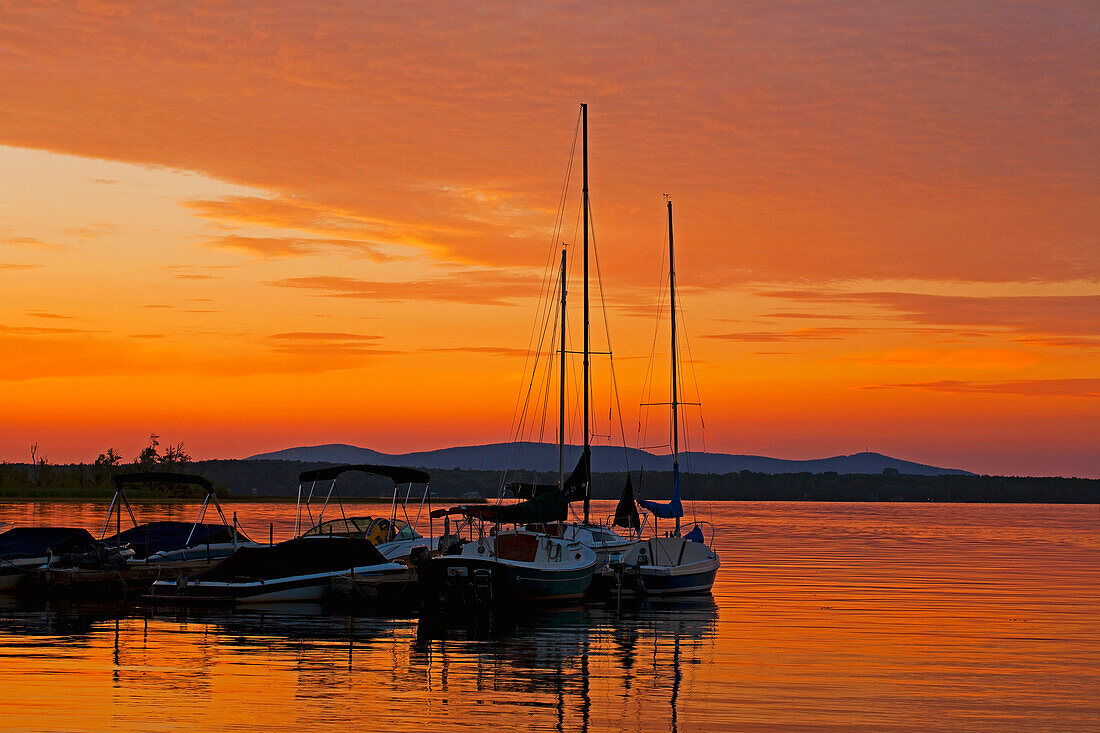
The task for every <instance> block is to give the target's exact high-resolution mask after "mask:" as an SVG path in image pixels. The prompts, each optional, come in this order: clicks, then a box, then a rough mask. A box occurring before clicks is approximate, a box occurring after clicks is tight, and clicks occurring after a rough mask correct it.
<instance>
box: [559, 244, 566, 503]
mask: <svg viewBox="0 0 1100 733" xmlns="http://www.w3.org/2000/svg"><path fill="white" fill-rule="evenodd" d="M558 352H559V353H560V355H561V370H560V371H561V375H560V376H561V383H560V385H559V387H558V488H559V489H561V490H562V491H565V247H562V248H561V344H560V346H559V348H558Z"/></svg>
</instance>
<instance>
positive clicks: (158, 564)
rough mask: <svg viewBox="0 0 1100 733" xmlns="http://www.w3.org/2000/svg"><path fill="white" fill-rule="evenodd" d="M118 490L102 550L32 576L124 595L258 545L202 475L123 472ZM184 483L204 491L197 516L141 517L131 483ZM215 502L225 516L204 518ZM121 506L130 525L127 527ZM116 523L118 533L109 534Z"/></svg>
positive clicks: (62, 587)
mask: <svg viewBox="0 0 1100 733" xmlns="http://www.w3.org/2000/svg"><path fill="white" fill-rule="evenodd" d="M112 481H113V483H114V485H115V493H114V496H113V497H112V499H111V504H110V505H109V507H108V509H107V517H106V519H105V520H104V522H103V527H102V529H101V530H100V534H99V536H100V539H99V540H98V544H99V546H100V547H101V548H105V549H106V551H105V552H104V551H102V550H101V551H99V552H97V553H93V554H91V555H88V554H86V555H85V557H83V558H79V559H78V560H79V561H76V562H53V563H50V564H49V565H48V566H44V567H42V568H40V569H39V570H38V571H37V572H36V574H35V577H34V579H33V582H34V583H35V584H36V585H37V586H38V587H39V588H40V589H43V590H46V591H48V592H62V593H70V594H91V595H111V596H117V595H124V594H128V593H131V592H135V591H137V592H140V591H142V590H145V589H148V588H149V586H150V584H151V583H152V582H153V581H154V580H156V579H158V578H165V577H173V578H175V577H177V576H178V575H179V573H180V572H182V571H190V572H195V571H197V570H201V569H204V568H209V567H212V566H213V565H215V564H217V563H218V562H220V561H222V560H224V559H225V558H227V557H229V556H230V555H231V554H233V553H234V552H235V551H236V550H238V549H240V548H242V547H259V546H260V545H258V544H257V543H255V542H252V541H251V540H250V539H249V538H248V537H247V535H245V534H244V532H242V531H241V529H240V527H239V526H238V525H237V522H236V517H234V520H233V523H232V524H231V523H230V522H229V520H228V519H227V518H226V516H225V512H224V511H223V510H222V507H221V504H220V503H219V501H218V497H217V495H216V494H215V492H214V487H213V485H212V484H211V483H210V481H209V480H207V479H206V478H204V477H202V476H196V475H192V474H184V473H170V472H163V471H149V472H139V473H123V474H117V475H115V476H113V477H112ZM139 483H140V484H150V483H152V484H180V485H192V486H199V487H201V488H202V489H204V490H205V492H206V496H205V497H204V499H203V502H202V505H201V506H200V508H199V512H198V515H197V517H196V519H195V521H194V522H177V521H158V522H147V523H143V524H141V523H138V521H137V518H136V517H135V516H134V511H133V508H132V507H131V506H130V501H129V499H128V498H127V496H126V487H127V486H128V485H132V484H139ZM211 506H213V507H214V509H215V511H216V512H217V514H218V517H219V518H220V519H221V522H220V523H218V524H215V523H205V522H204V521H203V520H204V519H205V518H206V513H207V510H208V509H209V508H210V507H211ZM123 510H125V512H126V514H127V517H128V519H129V524H130V525H131V526H130V527H128V528H126V529H123V528H122V527H123ZM112 520H113V524H114V529H115V533H114V534H113V535H110V536H106V533H107V530H108V529H109V528H110V527H111V525H112Z"/></svg>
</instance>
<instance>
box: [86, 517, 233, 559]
mask: <svg viewBox="0 0 1100 733" xmlns="http://www.w3.org/2000/svg"><path fill="white" fill-rule="evenodd" d="M238 534H239V536H240V537H242V538H243V534H240V533H238ZM188 538H190V540H191V541H190V542H188V541H187V540H188ZM232 541H233V531H232V530H231V529H230V528H229V527H226V526H225V525H224V524H194V523H192V522H147V523H146V524H140V525H138V526H137V527H131V528H130V529H127V530H125V531H123V532H121V533H120V534H117V535H113V536H111V537H108V538H107V539H105V540H103V542H104V543H105V544H107V545H108V546H109V547H111V546H115V545H129V546H130V549H132V550H133V551H134V557H136V558H138V559H139V560H140V559H144V558H147V557H149V556H150V555H152V554H154V553H157V552H168V551H171V550H182V549H184V548H185V547H195V546H197V545H206V544H219V543H229V542H232Z"/></svg>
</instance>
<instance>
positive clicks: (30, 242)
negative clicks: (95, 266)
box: [0, 237, 70, 250]
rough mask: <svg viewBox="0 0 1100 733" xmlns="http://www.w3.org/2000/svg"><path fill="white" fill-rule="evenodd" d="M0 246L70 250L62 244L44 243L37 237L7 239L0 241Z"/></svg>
mask: <svg viewBox="0 0 1100 733" xmlns="http://www.w3.org/2000/svg"><path fill="white" fill-rule="evenodd" d="M0 244H7V245H10V246H12V247H27V248H29V249H52V250H62V249H70V248H69V247H67V246H65V245H64V244H57V243H55V242H44V241H42V240H41V239H38V238H37V237H7V238H5V239H0Z"/></svg>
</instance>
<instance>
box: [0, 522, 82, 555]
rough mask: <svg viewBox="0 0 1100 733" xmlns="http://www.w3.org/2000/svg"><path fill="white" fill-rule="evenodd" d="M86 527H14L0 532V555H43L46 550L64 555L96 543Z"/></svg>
mask: <svg viewBox="0 0 1100 733" xmlns="http://www.w3.org/2000/svg"><path fill="white" fill-rule="evenodd" d="M98 544H99V543H98V542H96V540H95V538H94V537H92V535H91V534H90V533H89V532H88V530H86V529H78V528H76V527H15V528H14V529H9V530H8V531H7V532H4V533H3V534H0V557H3V558H6V559H9V560H11V559H15V558H18V557H44V556H45V555H46V552H47V551H52V552H53V553H54V554H55V555H64V554H65V553H68V552H72V551H73V550H75V549H78V548H82V547H92V546H94V545H98Z"/></svg>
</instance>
